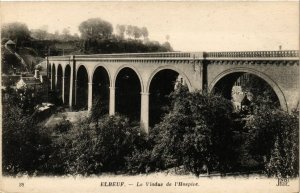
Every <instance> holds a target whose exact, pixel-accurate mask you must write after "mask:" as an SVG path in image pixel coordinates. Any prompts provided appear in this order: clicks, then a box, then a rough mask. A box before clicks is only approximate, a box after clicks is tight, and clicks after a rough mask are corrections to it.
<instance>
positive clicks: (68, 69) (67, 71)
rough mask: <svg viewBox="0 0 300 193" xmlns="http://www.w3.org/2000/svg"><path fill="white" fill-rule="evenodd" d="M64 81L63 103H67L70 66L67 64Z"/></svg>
mask: <svg viewBox="0 0 300 193" xmlns="http://www.w3.org/2000/svg"><path fill="white" fill-rule="evenodd" d="M64 78H65V81H64V84H65V85H64V88H65V90H64V103H65V104H68V103H69V97H70V83H71V67H70V65H67V66H66V68H65V76H64Z"/></svg>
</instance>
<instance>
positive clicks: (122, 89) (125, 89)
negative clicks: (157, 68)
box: [115, 67, 143, 121]
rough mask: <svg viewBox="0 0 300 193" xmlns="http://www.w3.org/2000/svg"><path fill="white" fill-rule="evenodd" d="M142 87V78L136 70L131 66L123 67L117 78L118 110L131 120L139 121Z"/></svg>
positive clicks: (116, 100)
mask: <svg viewBox="0 0 300 193" xmlns="http://www.w3.org/2000/svg"><path fill="white" fill-rule="evenodd" d="M142 89H143V86H142V83H141V79H140V76H139V75H138V74H137V73H136V71H135V70H134V69H132V68H130V67H123V68H121V70H120V71H118V73H117V74H116V79H115V103H116V106H115V107H116V112H118V113H120V114H123V115H126V116H127V117H128V118H129V119H130V120H131V121H139V120H140V115H141V92H142Z"/></svg>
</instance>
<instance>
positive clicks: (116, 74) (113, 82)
mask: <svg viewBox="0 0 300 193" xmlns="http://www.w3.org/2000/svg"><path fill="white" fill-rule="evenodd" d="M124 68H130V69H131V70H133V71H134V72H135V73H136V75H137V76H138V77H139V80H140V85H141V92H144V82H143V79H142V76H141V75H140V73H139V71H138V70H137V69H136V68H134V67H133V66H130V65H122V66H120V67H119V68H118V70H117V71H116V73H115V76H114V79H113V81H112V87H115V86H116V80H117V76H118V74H119V72H120V71H121V70H122V69H124Z"/></svg>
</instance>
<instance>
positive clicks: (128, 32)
mask: <svg viewBox="0 0 300 193" xmlns="http://www.w3.org/2000/svg"><path fill="white" fill-rule="evenodd" d="M133 28H134V27H133V26H132V25H127V26H126V35H127V36H128V37H133Z"/></svg>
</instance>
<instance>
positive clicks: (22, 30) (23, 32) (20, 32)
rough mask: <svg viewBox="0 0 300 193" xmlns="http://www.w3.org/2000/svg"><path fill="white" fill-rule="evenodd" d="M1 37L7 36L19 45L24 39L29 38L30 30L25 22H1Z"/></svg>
mask: <svg viewBox="0 0 300 193" xmlns="http://www.w3.org/2000/svg"><path fill="white" fill-rule="evenodd" d="M1 36H2V37H1V38H9V39H12V40H13V41H15V43H16V45H17V46H20V45H21V44H22V43H23V42H24V41H26V40H28V39H29V38H30V31H29V29H28V27H27V25H26V24H24V23H19V22H14V23H6V24H3V26H2V28H1Z"/></svg>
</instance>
